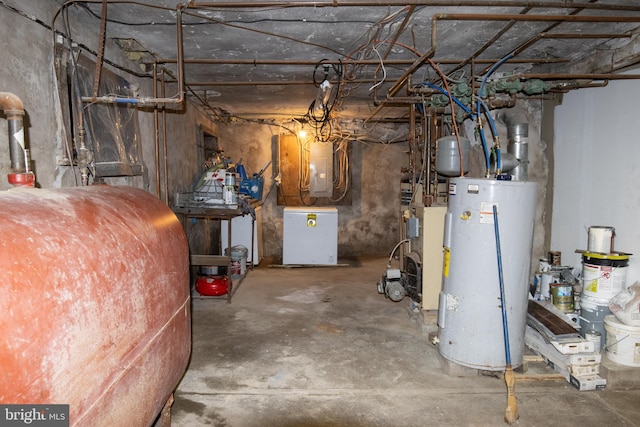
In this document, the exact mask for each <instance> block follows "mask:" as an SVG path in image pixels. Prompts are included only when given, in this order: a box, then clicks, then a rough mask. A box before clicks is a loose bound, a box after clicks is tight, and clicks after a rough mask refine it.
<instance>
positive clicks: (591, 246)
mask: <svg viewBox="0 0 640 427" xmlns="http://www.w3.org/2000/svg"><path fill="white" fill-rule="evenodd" d="M615 235H616V230H615V228H613V227H603V226H600V225H595V226H592V227H589V232H588V236H587V251H589V252H599V253H602V254H608V253H611V252H612V251H613V239H614V238H615Z"/></svg>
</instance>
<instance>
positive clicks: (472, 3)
mask: <svg viewBox="0 0 640 427" xmlns="http://www.w3.org/2000/svg"><path fill="white" fill-rule="evenodd" d="M75 1H80V0H75ZM99 1H100V0H92V1H88V3H97V2H99ZM112 1H113V0H112ZM249 6H250V7H252V8H265V7H313V8H319V7H363V6H371V7H375V6H380V7H389V6H440V7H449V6H459V7H463V6H469V7H524V6H527V7H532V8H538V7H546V8H554V9H573V8H575V7H580V8H584V9H594V10H615V11H640V6H635V5H634V6H631V5H610V4H597V3H585V4H582V3H580V5H579V6H576V4H575V3H571V2H566V1H563V2H558V1H556V2H546V1H506V0H505V1H496V0H426V1H425V0H378V1H372V0H365V1H340V0H328V1H256V2H253V1H229V2H191V4H190V5H189V7H190V8H191V9H207V8H216V9H223V8H224V9H233V8H243V7H249Z"/></svg>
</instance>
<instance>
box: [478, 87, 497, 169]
mask: <svg viewBox="0 0 640 427" xmlns="http://www.w3.org/2000/svg"><path fill="white" fill-rule="evenodd" d="M478 100H479V101H480V105H481V106H482V109H483V110H484V113H485V115H486V116H487V119H489V125H490V126H491V133H493V138H494V139H495V138H497V137H498V129H497V128H496V122H495V120H494V119H493V116H492V115H491V111H489V107H488V106H487V104H486V103H485V102H484V101H483V100H482V99H481V98H478ZM483 133H484V132H483ZM500 151H501V150H500V147H499V146H498V148H497V150H496V170H501V169H502V155H501V152H500ZM490 167H491V160H490V159H489V160H488V163H487V168H490Z"/></svg>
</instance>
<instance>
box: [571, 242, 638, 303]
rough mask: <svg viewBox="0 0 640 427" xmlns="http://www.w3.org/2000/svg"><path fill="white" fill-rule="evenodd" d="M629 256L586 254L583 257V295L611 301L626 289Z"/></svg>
mask: <svg viewBox="0 0 640 427" xmlns="http://www.w3.org/2000/svg"><path fill="white" fill-rule="evenodd" d="M628 266H629V255H621V254H609V255H604V254H599V253H595V252H585V253H584V254H583V255H582V282H583V283H582V285H583V289H582V293H583V294H584V295H585V296H589V297H592V298H595V299H598V300H607V301H608V300H610V299H611V298H613V297H614V296H616V295H617V294H618V293H619V292H620V291H622V290H624V289H625V288H626V282H627V269H628Z"/></svg>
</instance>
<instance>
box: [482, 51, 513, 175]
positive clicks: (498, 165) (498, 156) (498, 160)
mask: <svg viewBox="0 0 640 427" xmlns="http://www.w3.org/2000/svg"><path fill="white" fill-rule="evenodd" d="M513 56H514V54H513V52H511V53H510V54H508V55H507V56H505V57H504V58H502V59H501V60H500V61H498V62H496V63H495V64H494V65H493V66H492V67H491V68H489V71H488V72H487V74H485V75H484V77H483V78H482V83H481V84H480V89H479V90H478V103H477V106H476V114H478V117H480V106H481V105H482V92H483V91H484V85H485V84H486V83H487V79H488V78H489V76H490V75H491V74H493V72H494V71H496V70H497V69H498V67H500V66H501V65H502V64H504V63H505V62H507V61H508V60H509V59H511V58H513ZM485 107H486V104H485ZM488 110H489V109H488V108H487V113H488ZM488 115H489V116H490V114H488ZM491 120H493V118H491V119H489V122H491ZM483 133H484V132H483V131H482V129H481V130H480V135H482V134H483ZM494 135H497V133H494ZM484 144H486V141H485V142H484ZM487 156H488V155H487ZM490 168H491V161H490V160H487V171H488V170H489V169H490ZM498 169H502V158H501V154H500V149H498V150H496V170H498Z"/></svg>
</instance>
